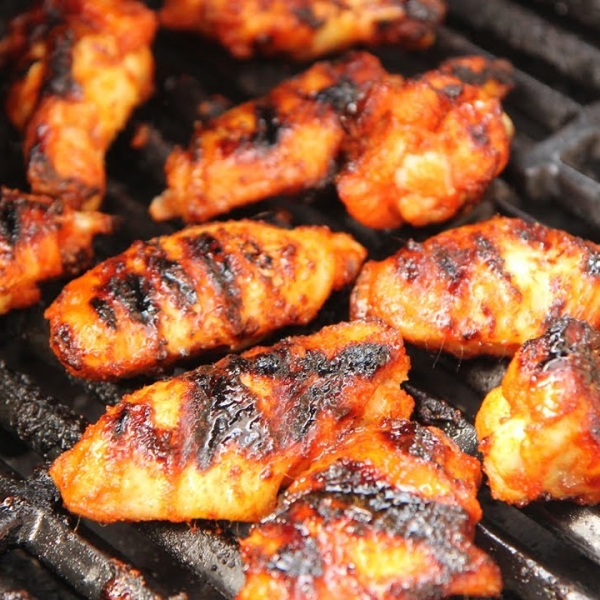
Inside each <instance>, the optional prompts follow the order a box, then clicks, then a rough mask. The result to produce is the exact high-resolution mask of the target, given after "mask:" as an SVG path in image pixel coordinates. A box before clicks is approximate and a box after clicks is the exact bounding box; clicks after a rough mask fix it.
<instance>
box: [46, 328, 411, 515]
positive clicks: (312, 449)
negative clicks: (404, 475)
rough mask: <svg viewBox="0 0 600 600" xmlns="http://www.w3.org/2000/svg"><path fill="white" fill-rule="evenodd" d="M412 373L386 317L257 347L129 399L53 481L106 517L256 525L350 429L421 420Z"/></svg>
mask: <svg viewBox="0 0 600 600" xmlns="http://www.w3.org/2000/svg"><path fill="white" fill-rule="evenodd" d="M409 366H410V363H409V359H408V357H407V356H406V354H405V351H404V347H403V344H402V340H401V338H400V336H399V335H398V334H397V332H395V331H394V330H393V329H391V328H388V327H386V326H384V325H383V324H381V323H380V322H378V321H372V322H362V321H355V322H352V323H341V324H338V325H332V326H329V327H325V328H324V329H322V330H320V331H319V332H317V333H315V334H313V335H310V336H302V337H300V336H299V337H291V338H286V339H284V340H283V341H281V342H279V343H277V344H275V345H273V346H271V347H254V348H252V349H251V350H248V351H246V352H244V353H243V354H241V355H229V356H227V357H225V358H223V359H221V360H220V361H218V362H216V363H214V364H213V365H205V366H201V367H199V368H198V369H196V370H195V371H191V372H188V373H185V374H183V375H180V376H178V377H175V378H173V379H171V380H169V381H159V382H157V383H155V384H153V385H151V386H147V387H145V388H143V389H141V390H139V391H137V392H135V393H134V394H131V395H129V396H125V397H124V398H123V400H122V402H121V403H119V404H118V405H117V406H115V407H110V408H108V410H107V413H106V414H105V415H104V416H102V417H101V418H100V420H99V421H98V422H97V423H96V424H94V425H91V426H90V427H89V428H88V429H87V430H86V432H85V433H84V435H83V437H82V438H81V440H80V441H79V442H78V443H77V444H76V445H75V446H74V447H73V448H72V449H71V450H69V451H68V452H66V453H64V454H63V455H61V456H60V457H59V458H58V459H57V460H56V461H55V462H54V463H53V464H52V466H51V469H50V474H51V476H52V478H53V479H54V481H55V483H56V485H57V486H58V488H59V490H60V492H61V494H62V497H63V500H64V502H65V504H66V506H67V507H68V508H69V510H71V511H72V512H74V513H77V514H81V515H84V516H86V517H90V518H92V519H95V520H97V521H103V522H110V521H116V520H146V519H165V520H171V521H187V520H190V519H194V518H209V519H232V520H241V521H255V520H257V519H260V518H262V517H264V516H265V515H266V514H267V513H268V512H269V511H270V510H272V509H273V508H274V506H275V503H276V497H277V493H278V491H279V489H280V487H281V486H282V485H285V483H286V482H289V481H290V480H292V479H293V478H294V477H295V476H296V475H297V474H298V473H299V472H300V471H301V470H302V469H303V468H305V466H306V464H307V463H309V462H310V461H311V460H312V459H313V458H315V457H316V456H317V455H318V454H320V453H321V452H322V451H323V450H324V449H325V448H329V447H331V446H332V445H335V443H336V442H337V440H338V438H339V437H340V435H341V434H342V432H344V431H346V430H348V429H350V428H352V427H355V426H356V425H358V424H360V423H361V422H363V421H365V422H370V421H372V420H379V419H381V418H382V417H383V416H387V415H390V416H392V417H394V416H397V417H407V416H408V415H409V414H410V413H411V411H412V408H413V401H412V398H410V396H408V395H407V394H406V393H404V392H403V391H402V390H401V389H400V383H401V382H402V381H404V380H405V379H406V377H407V372H408V369H409Z"/></svg>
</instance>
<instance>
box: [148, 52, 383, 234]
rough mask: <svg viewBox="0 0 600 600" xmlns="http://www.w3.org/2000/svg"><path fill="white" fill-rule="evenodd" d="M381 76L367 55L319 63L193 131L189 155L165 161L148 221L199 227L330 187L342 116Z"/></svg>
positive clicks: (177, 153) (341, 133) (181, 153)
mask: <svg viewBox="0 0 600 600" xmlns="http://www.w3.org/2000/svg"><path fill="white" fill-rule="evenodd" d="M384 73H385V71H384V69H383V67H382V66H381V64H380V62H379V60H378V59H377V58H375V57H374V56H372V55H370V54H368V53H353V54H351V55H350V56H349V57H346V58H345V59H343V60H339V61H333V62H325V61H324V62H320V63H317V64H315V65H313V66H312V67H310V68H309V69H308V70H307V71H305V72H303V73H301V74H300V75H298V76H296V77H293V78H291V79H289V80H286V81H284V82H283V83H281V84H280V85H278V86H277V87H275V88H274V89H273V90H271V92H270V93H269V94H267V95H266V96H265V97H263V98H261V99H258V100H251V101H249V102H246V103H244V104H241V105H239V106H237V107H234V108H232V109H230V110H229V111H227V112H225V113H224V114H222V115H220V116H218V117H216V118H215V119H212V120H210V121H209V122H208V123H206V124H204V125H201V126H199V127H198V129H197V130H196V131H195V133H194V136H193V138H192V140H191V142H190V146H189V148H188V149H187V150H183V149H182V148H176V149H175V150H174V151H173V152H172V153H171V155H170V156H169V158H168V160H167V164H166V173H167V183H168V189H167V190H166V191H165V192H163V194H161V195H160V196H158V197H157V198H156V199H155V200H154V201H153V202H152V204H151V206H150V213H151V215H152V217H153V218H155V219H157V220H165V219H171V218H173V217H178V216H180V217H182V218H183V219H184V220H185V221H188V222H192V221H194V222H200V221H206V220H208V219H210V218H211V217H214V216H215V215H218V214H222V213H225V212H228V211H229V210H231V209H232V208H235V207H238V206H243V205H246V204H250V203H252V202H257V201H258V200H261V199H263V198H267V197H269V196H274V195H277V194H292V193H296V192H298V191H301V190H304V189H308V188H311V187H317V186H319V185H321V184H324V183H326V182H328V181H330V179H331V176H332V172H333V170H334V165H335V160H336V157H337V155H338V153H339V149H340V146H341V143H342V139H343V136H344V130H343V126H342V116H343V114H344V112H345V111H346V109H347V108H348V107H352V106H353V105H354V104H355V103H356V101H357V100H358V99H359V98H360V96H361V94H362V93H364V91H365V89H366V88H367V87H368V86H369V85H370V84H371V83H372V82H373V81H374V80H376V79H378V78H380V77H382V76H383V74H384Z"/></svg>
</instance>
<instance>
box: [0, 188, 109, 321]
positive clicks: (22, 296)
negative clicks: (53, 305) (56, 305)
mask: <svg viewBox="0 0 600 600" xmlns="http://www.w3.org/2000/svg"><path fill="white" fill-rule="evenodd" d="M113 225H114V222H113V218H112V217H110V216H108V215H104V214H102V213H97V212H85V213H84V212H77V211H75V210H73V209H72V208H70V207H68V206H65V205H64V204H63V203H62V202H61V201H60V200H54V199H52V198H49V197H47V196H42V195H32V194H24V193H22V192H19V191H18V190H12V189H8V188H5V187H2V188H0V314H4V313H7V312H8V311H10V310H12V309H17V308H26V307H28V306H31V305H32V304H35V303H36V302H37V301H38V300H39V299H40V289H39V287H38V286H39V284H40V282H42V281H45V280H48V279H53V278H56V277H61V276H67V275H75V274H76V273H78V272H80V271H81V270H83V269H84V268H85V267H87V266H88V265H89V262H90V261H91V259H92V254H93V248H92V239H93V237H94V236H95V235H96V234H100V233H110V232H111V231H112V228H113Z"/></svg>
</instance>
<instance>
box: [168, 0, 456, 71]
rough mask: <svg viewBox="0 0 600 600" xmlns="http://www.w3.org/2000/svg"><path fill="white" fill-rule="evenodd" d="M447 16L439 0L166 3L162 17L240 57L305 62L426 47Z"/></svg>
mask: <svg viewBox="0 0 600 600" xmlns="http://www.w3.org/2000/svg"><path fill="white" fill-rule="evenodd" d="M445 12H446V6H445V3H444V2H442V0H418V1H413V0H410V1H408V0H376V1H373V0H370V1H366V0H351V1H347V2H337V1H335V0H287V1H286V0H271V1H270V2H265V1H264V0H262V1H258V0H242V1H235V2H226V1H225V0H167V1H166V2H165V4H164V6H163V8H162V10H161V11H160V19H161V22H162V24H163V25H164V26H166V27H169V28H173V29H182V30H187V31H198V32H200V33H201V34H203V35H205V36H207V37H209V38H211V39H214V40H217V41H218V42H219V43H220V44H222V45H223V46H225V47H227V48H228V49H229V51H230V52H231V53H232V54H233V55H235V56H237V57H239V58H248V57H250V56H254V55H255V54H262V55H267V56H273V55H283V56H286V57H289V58H292V59H295V60H308V59H313V58H317V57H320V56H322V55H325V54H329V53H331V52H336V51H340V50H343V49H347V48H349V47H351V46H354V45H357V44H361V45H367V46H376V45H381V44H395V45H398V46H401V47H404V48H410V49H416V48H424V47H427V46H429V45H431V43H432V42H433V41H434V38H435V30H436V28H437V27H438V25H439V24H440V22H441V21H442V20H443V18H444V16H445Z"/></svg>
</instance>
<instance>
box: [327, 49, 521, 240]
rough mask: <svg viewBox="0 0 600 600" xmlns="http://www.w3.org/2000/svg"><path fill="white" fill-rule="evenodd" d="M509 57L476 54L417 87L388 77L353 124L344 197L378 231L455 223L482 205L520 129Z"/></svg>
mask: <svg viewBox="0 0 600 600" xmlns="http://www.w3.org/2000/svg"><path fill="white" fill-rule="evenodd" d="M510 76H511V68H510V66H509V65H508V63H506V62H505V61H487V60H486V59H484V58H482V57H477V56H471V57H461V58H459V59H451V60H450V61H448V62H447V63H445V64H443V65H442V66H441V67H440V69H439V70H435V71H430V72H428V73H425V74H424V75H423V76H421V77H419V78H416V79H411V80H407V81H404V82H403V81H401V80H398V79H396V78H383V79H382V80H380V81H379V82H376V83H375V84H374V85H372V86H371V87H370V89H369V90H368V92H367V93H366V95H365V96H364V98H363V100H362V101H361V102H360V103H359V105H358V107H357V111H356V113H357V117H356V118H355V119H352V120H349V121H348V130H349V131H348V136H347V138H346V141H345V143H344V150H345V158H346V162H345V163H344V164H343V166H342V168H341V170H340V172H339V173H338V174H337V177H336V186H337V191H338V194H339V197H340V199H341V200H342V202H343V203H344V204H345V206H346V208H347V210H348V212H349V213H350V214H351V215H352V216H353V217H354V218H355V219H356V220H357V221H359V222H361V223H363V224H364V225H367V226H368V227H373V228H377V229H384V228H390V227H399V226H401V225H403V224H405V223H408V224H410V225H413V226H417V227H421V226H425V225H429V224H432V223H439V222H442V221H446V220H448V219H450V218H451V217H454V216H456V215H457V214H460V213H464V212H466V211H468V210H469V209H470V208H471V207H472V206H473V205H474V204H475V203H476V202H478V201H479V200H480V199H481V198H482V196H483V193H484V192H485V190H486V189H487V186H488V185H489V183H490V181H491V180H492V179H493V178H494V177H496V176H497V175H498V174H499V173H500V172H501V171H502V170H503V169H504V167H505V166H506V163H507V162H508V157H509V149H510V141H511V138H512V133H513V127H512V123H511V122H510V120H509V118H508V116H507V115H506V114H505V113H504V112H503V110H502V105H501V98H502V97H503V96H504V95H505V94H506V93H507V91H508V90H509V88H510Z"/></svg>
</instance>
